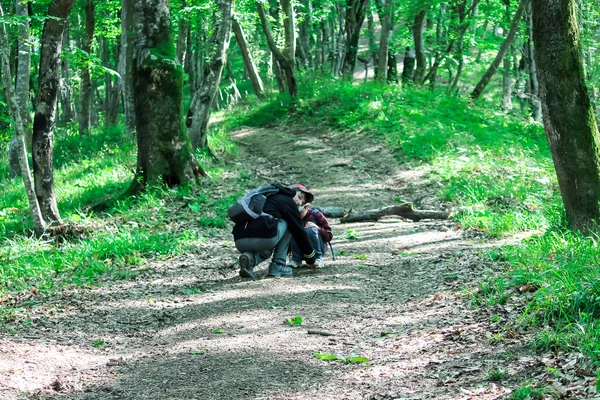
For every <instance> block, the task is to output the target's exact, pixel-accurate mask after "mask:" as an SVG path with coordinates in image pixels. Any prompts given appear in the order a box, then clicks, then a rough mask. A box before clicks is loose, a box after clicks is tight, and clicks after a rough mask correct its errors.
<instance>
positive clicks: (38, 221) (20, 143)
mask: <svg viewBox="0 0 600 400" xmlns="http://www.w3.org/2000/svg"><path fill="white" fill-rule="evenodd" d="M18 3H19V2H18V1H17V4H18ZM25 7H27V5H26V4H25ZM0 17H1V18H4V11H3V10H2V5H1V4H0ZM0 52H1V54H0V57H1V58H2V61H1V62H2V76H3V78H4V91H5V94H6V100H7V103H8V108H9V111H10V114H11V117H12V119H13V121H14V127H15V137H16V142H17V158H18V161H19V166H20V168H21V176H22V177H23V184H24V186H25V193H26V194H27V199H28V200H29V210H30V212H31V217H32V220H33V227H34V231H35V233H36V235H37V236H38V237H39V236H41V235H42V234H43V233H44V230H45V229H46V223H45V222H44V218H43V217H42V212H41V210H40V205H39V203H38V199H37V197H36V194H35V189H34V184H33V181H32V179H31V171H30V170H29V163H28V162H27V151H26V147H25V129H24V128H23V121H22V120H21V110H20V109H19V102H18V101H17V97H16V95H15V93H13V89H12V75H11V71H10V61H9V60H10V58H9V52H10V50H9V45H8V37H7V35H6V28H5V26H4V23H2V24H0Z"/></svg>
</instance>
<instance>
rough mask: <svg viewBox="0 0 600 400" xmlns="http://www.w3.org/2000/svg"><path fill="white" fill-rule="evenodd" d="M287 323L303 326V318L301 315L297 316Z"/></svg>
mask: <svg viewBox="0 0 600 400" xmlns="http://www.w3.org/2000/svg"><path fill="white" fill-rule="evenodd" d="M285 323H286V324H288V325H302V317H301V316H299V315H296V316H295V317H294V318H288V319H286V320H285Z"/></svg>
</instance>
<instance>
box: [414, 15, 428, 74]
mask: <svg viewBox="0 0 600 400" xmlns="http://www.w3.org/2000/svg"><path fill="white" fill-rule="evenodd" d="M427 10H428V7H427V6H426V7H425V8H424V9H422V10H421V11H419V12H418V13H417V15H416V16H415V21H414V24H413V40H414V42H415V58H416V60H417V70H416V71H415V74H414V77H413V80H414V82H415V83H416V84H418V85H421V84H423V78H424V77H425V68H427V59H426V58H425V38H424V34H425V21H426V18H425V16H426V15H427Z"/></svg>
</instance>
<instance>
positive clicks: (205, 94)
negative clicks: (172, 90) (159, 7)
mask: <svg viewBox="0 0 600 400" xmlns="http://www.w3.org/2000/svg"><path fill="white" fill-rule="evenodd" d="M218 6H219V11H218V13H219V16H218V19H219V21H218V22H217V24H216V26H215V30H214V32H213V36H212V38H211V45H210V47H211V48H212V49H214V54H212V55H211V60H210V62H209V63H207V64H205V65H204V74H203V77H202V84H201V86H200V88H199V89H198V93H197V94H196V96H197V102H196V107H195V109H194V116H193V118H192V126H191V127H190V139H191V141H192V147H193V148H194V149H198V148H200V149H204V148H207V147H208V120H209V118H210V109H211V106H212V103H213V100H214V98H215V95H216V94H217V90H218V89H219V83H220V82H221V75H222V74H223V67H224V66H225V62H226V59H227V49H228V48H229V38H230V36H231V19H232V18H231V17H232V1H231V0H220V1H219V2H218Z"/></svg>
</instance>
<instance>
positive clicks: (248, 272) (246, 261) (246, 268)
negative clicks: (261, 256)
mask: <svg viewBox="0 0 600 400" xmlns="http://www.w3.org/2000/svg"><path fill="white" fill-rule="evenodd" d="M239 262H240V276H241V277H242V278H252V279H254V278H256V275H254V272H253V271H252V269H253V268H254V266H253V265H252V262H251V261H250V256H249V255H248V254H246V253H242V254H241V255H240V258H239Z"/></svg>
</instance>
